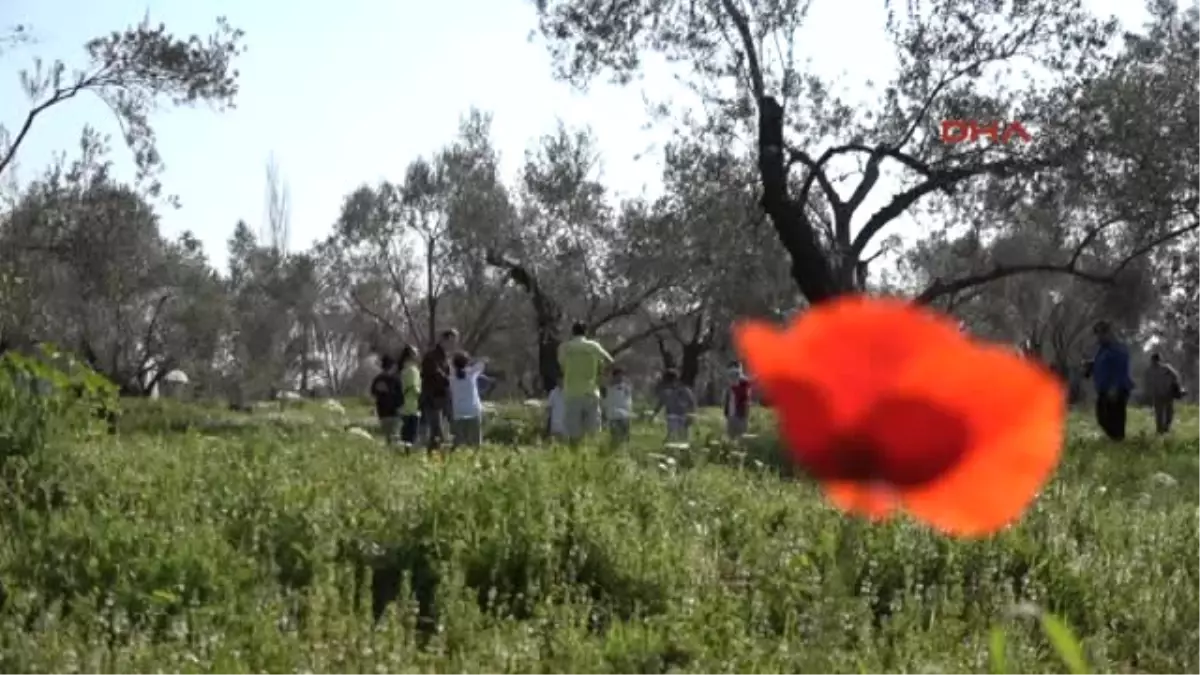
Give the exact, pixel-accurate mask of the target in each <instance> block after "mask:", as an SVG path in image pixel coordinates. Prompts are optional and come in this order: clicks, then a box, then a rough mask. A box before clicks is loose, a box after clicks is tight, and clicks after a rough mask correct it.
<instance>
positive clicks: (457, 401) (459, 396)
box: [450, 352, 486, 448]
mask: <svg viewBox="0 0 1200 675" xmlns="http://www.w3.org/2000/svg"><path fill="white" fill-rule="evenodd" d="M485 364H486V361H485V360H484V359H478V360H475V361H472V360H471V357H470V356H468V355H467V353H466V352H458V353H457V354H455V355H454V360H453V365H454V372H453V373H452V374H451V377H450V400H451V405H452V409H453V411H454V421H453V422H452V423H451V431H452V433H453V434H454V447H456V448H457V447H459V446H463V445H465V446H468V447H473V448H474V447H479V446H480V445H482V444H483V401H482V400H480V398H479V380H480V378H482V377H483V369H484V367H485Z"/></svg>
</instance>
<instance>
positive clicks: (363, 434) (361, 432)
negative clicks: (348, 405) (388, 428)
mask: <svg viewBox="0 0 1200 675" xmlns="http://www.w3.org/2000/svg"><path fill="white" fill-rule="evenodd" d="M349 433H350V435H352V436H358V437H359V438H365V439H367V440H371V439H373V438H374V436H372V435H371V432H369V431H367V430H366V429H359V428H358V427H351V428H350V431H349Z"/></svg>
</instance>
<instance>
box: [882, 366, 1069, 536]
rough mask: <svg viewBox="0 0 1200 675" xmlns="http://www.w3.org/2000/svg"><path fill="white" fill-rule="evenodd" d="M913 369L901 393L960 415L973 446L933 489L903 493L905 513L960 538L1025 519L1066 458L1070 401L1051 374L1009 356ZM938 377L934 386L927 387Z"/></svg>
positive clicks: (919, 488)
mask: <svg viewBox="0 0 1200 675" xmlns="http://www.w3.org/2000/svg"><path fill="white" fill-rule="evenodd" d="M941 356H952V357H953V367H947V366H948V365H949V364H947V363H946V362H944V360H943V359H942V358H940V357H939V355H937V354H931V355H930V356H929V357H928V358H927V359H925V360H923V361H921V362H918V363H914V364H912V366H911V367H910V368H909V369H908V371H907V372H906V374H905V377H904V381H902V382H897V384H896V387H897V391H898V392H900V391H904V392H911V393H912V394H913V395H916V394H918V392H919V393H920V395H922V396H924V398H925V400H927V401H929V402H930V403H932V404H936V405H941V406H945V407H946V408H948V409H953V410H955V411H956V412H957V413H958V415H959V416H960V419H961V420H962V423H963V424H964V425H965V427H966V429H967V432H968V433H969V434H970V438H971V440H970V446H969V448H968V449H967V451H966V452H965V453H964V455H963V457H962V461H961V462H959V463H958V464H957V465H955V466H953V467H951V468H950V469H949V470H948V471H946V472H945V473H943V474H942V475H940V476H939V477H937V478H936V479H935V480H933V481H931V482H930V483H928V484H926V485H922V486H917V487H913V488H910V489H905V490H903V491H902V497H901V499H902V501H903V503H904V508H905V510H907V511H908V512H909V513H911V514H912V515H913V516H915V517H917V518H919V519H920V520H923V521H925V522H927V523H929V524H930V525H932V526H934V527H936V528H938V529H941V530H943V531H946V532H949V533H953V534H958V535H964V536H966V535H979V534H986V533H989V532H994V531H996V530H999V529H1001V528H1003V527H1004V526H1006V525H1009V524H1011V523H1012V522H1013V521H1015V520H1017V519H1018V518H1020V517H1021V514H1022V513H1023V512H1024V510H1025V509H1026V507H1028V506H1029V503H1030V502H1032V501H1033V499H1034V497H1036V496H1037V493H1038V491H1039V490H1041V488H1042V487H1043V486H1044V485H1045V483H1046V481H1047V480H1049V478H1050V475H1051V474H1052V473H1053V471H1054V468H1055V467H1056V466H1057V465H1058V461H1059V458H1060V455H1061V452H1062V443H1063V436H1064V434H1065V431H1066V413H1067V410H1066V398H1065V396H1064V394H1063V391H1062V386H1061V384H1059V382H1058V380H1057V379H1056V378H1055V377H1054V376H1053V375H1052V374H1051V373H1050V372H1049V371H1047V370H1045V369H1044V368H1041V367H1040V366H1038V365H1036V364H1034V363H1033V362H1031V361H1029V360H1027V359H1024V358H1021V357H1019V356H1017V355H1016V354H1013V353H1011V352H1009V351H1008V350H1005V349H1001V348H997V347H990V346H982V345H980V346H972V348H971V349H969V350H957V353H955V354H944V355H941ZM935 376H936V379H930V378H933V377H935Z"/></svg>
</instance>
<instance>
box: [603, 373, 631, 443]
mask: <svg viewBox="0 0 1200 675" xmlns="http://www.w3.org/2000/svg"><path fill="white" fill-rule="evenodd" d="M604 412H605V415H606V416H607V418H608V431H609V434H611V435H612V442H613V445H622V444H624V443H625V442H626V441H628V440H629V420H630V418H632V417H633V386H632V385H631V384H629V380H627V379H626V378H625V370H624V369H623V368H618V367H614V368H613V369H612V381H611V382H609V384H608V391H607V392H606V393H605V397H604Z"/></svg>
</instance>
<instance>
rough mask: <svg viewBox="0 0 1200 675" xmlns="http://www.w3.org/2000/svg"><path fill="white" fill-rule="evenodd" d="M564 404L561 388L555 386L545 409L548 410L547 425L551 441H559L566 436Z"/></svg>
mask: <svg viewBox="0 0 1200 675" xmlns="http://www.w3.org/2000/svg"><path fill="white" fill-rule="evenodd" d="M564 403H565V401H563V393H562V386H561V385H557V386H555V387H554V388H553V389H551V390H550V397H549V400H548V402H547V407H549V408H550V417H549V420H548V423H549V426H550V438H552V439H560V438H562V437H563V436H566V435H567V409H566V406H565V405H564Z"/></svg>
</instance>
